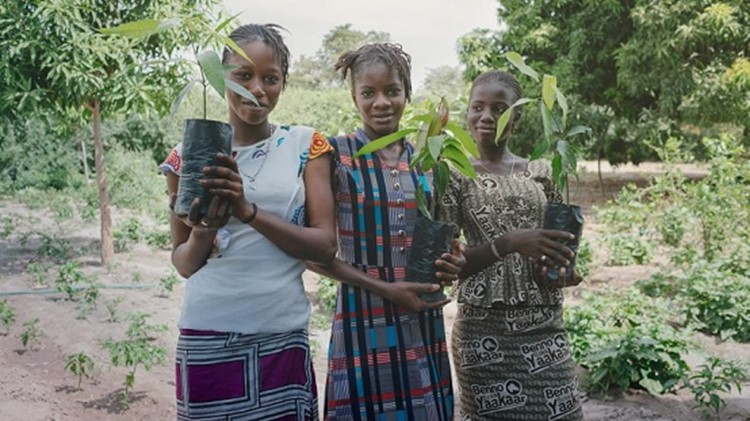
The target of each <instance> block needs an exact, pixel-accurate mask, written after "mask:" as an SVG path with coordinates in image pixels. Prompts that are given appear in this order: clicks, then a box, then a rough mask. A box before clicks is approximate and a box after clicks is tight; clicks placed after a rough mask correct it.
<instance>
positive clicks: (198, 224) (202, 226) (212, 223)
mask: <svg viewBox="0 0 750 421" xmlns="http://www.w3.org/2000/svg"><path fill="white" fill-rule="evenodd" d="M176 201H177V193H172V194H171V195H170V196H169V208H170V209H171V210H172V212H174V204H175V202H176ZM200 207H201V200H200V198H197V197H196V198H195V199H194V200H193V203H192V204H191V205H190V212H189V213H188V214H187V215H186V216H177V217H178V218H179V219H180V220H181V221H182V223H183V224H185V225H186V226H188V227H190V228H191V229H194V230H199V231H207V230H216V229H218V228H221V227H223V226H224V225H226V223H227V221H229V217H230V216H232V212H231V207H230V205H229V202H227V201H226V200H222V199H220V198H219V197H217V196H214V197H213V198H212V199H211V203H210V204H209V205H208V213H206V215H205V216H204V217H203V218H201V217H200V214H199V212H200Z"/></svg>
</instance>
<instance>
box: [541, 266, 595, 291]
mask: <svg viewBox="0 0 750 421" xmlns="http://www.w3.org/2000/svg"><path fill="white" fill-rule="evenodd" d="M532 271H533V276H534V282H536V283H537V285H539V286H543V287H545V288H564V287H574V286H577V285H578V284H580V283H581V282H583V277H582V276H581V275H579V274H578V272H576V271H575V270H574V271H573V273H570V274H569V273H568V268H566V267H564V266H563V267H560V268H559V269H558V278H557V280H554V281H553V280H551V279H549V278H548V277H547V272H548V271H549V267H548V266H547V265H545V264H539V263H534V264H533V268H532Z"/></svg>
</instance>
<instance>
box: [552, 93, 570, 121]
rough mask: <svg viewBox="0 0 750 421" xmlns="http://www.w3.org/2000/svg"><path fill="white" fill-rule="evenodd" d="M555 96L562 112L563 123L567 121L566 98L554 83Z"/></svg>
mask: <svg viewBox="0 0 750 421" xmlns="http://www.w3.org/2000/svg"><path fill="white" fill-rule="evenodd" d="M555 96H556V97H557V103H558V104H560V109H562V112H563V118H562V119H563V125H565V124H567V122H568V100H567V99H565V95H563V93H562V91H561V90H560V89H559V88H558V87H557V85H555Z"/></svg>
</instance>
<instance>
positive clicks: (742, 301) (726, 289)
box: [680, 262, 750, 342]
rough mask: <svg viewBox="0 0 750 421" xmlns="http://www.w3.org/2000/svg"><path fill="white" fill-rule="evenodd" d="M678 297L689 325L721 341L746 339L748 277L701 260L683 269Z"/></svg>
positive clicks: (748, 335) (749, 335)
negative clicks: (685, 269)
mask: <svg viewBox="0 0 750 421" xmlns="http://www.w3.org/2000/svg"><path fill="white" fill-rule="evenodd" d="M680 296H681V299H682V301H683V303H684V306H683V311H684V312H685V317H686V319H687V321H688V323H690V324H691V325H693V326H695V327H696V328H698V329H700V330H702V331H705V332H707V333H711V334H714V335H719V336H720V337H721V339H724V340H726V339H734V340H736V341H741V342H747V341H750V277H747V276H743V275H738V274H736V273H732V272H730V271H722V270H721V269H719V266H718V265H717V264H704V263H702V262H701V263H698V264H696V265H694V266H693V267H692V268H690V269H689V270H687V271H686V272H685V275H684V277H683V279H682V289H681V291H680Z"/></svg>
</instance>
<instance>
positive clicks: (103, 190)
mask: <svg viewBox="0 0 750 421" xmlns="http://www.w3.org/2000/svg"><path fill="white" fill-rule="evenodd" d="M89 105H90V107H91V112H92V113H93V115H94V159H95V161H96V184H97V187H98V188H99V213H100V216H101V234H102V238H101V239H102V265H108V264H110V263H112V258H113V257H114V255H115V245H114V241H113V240H112V217H111V215H110V213H109V193H108V192H107V173H106V171H105V169H104V143H103V142H102V115H101V108H100V106H101V103H100V102H99V100H92V101H91V102H90V103H89Z"/></svg>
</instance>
